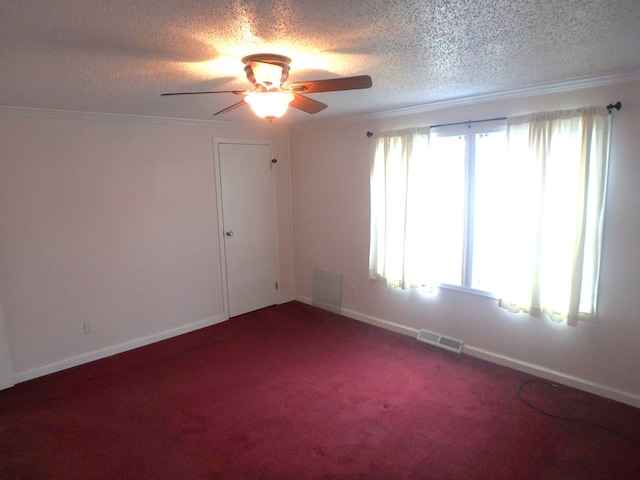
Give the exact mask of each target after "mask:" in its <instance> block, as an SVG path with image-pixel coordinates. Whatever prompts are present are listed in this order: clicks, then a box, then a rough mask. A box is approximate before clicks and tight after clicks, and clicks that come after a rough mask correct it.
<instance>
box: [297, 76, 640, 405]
mask: <svg viewBox="0 0 640 480" xmlns="http://www.w3.org/2000/svg"><path fill="white" fill-rule="evenodd" d="M638 98H640V83H638V82H635V83H633V82H632V83H627V84H619V85H613V86H599V87H594V88H589V89H582V90H576V91H573V92H561V93H554V94H545V95H538V96H531V97H529V98H519V99H509V100H500V101H492V102H486V103H484V104H475V105H468V106H458V107H455V108H448V109H442V110H434V111H428V112H423V113H419V114H411V115H404V116H398V117H393V118H390V117H389V118H384V119H377V120H376V119H372V120H367V121H364V120H361V121H353V122H350V123H344V124H340V125H324V126H323V125H320V124H316V125H311V126H308V127H305V126H302V127H298V128H297V129H295V130H294V131H292V132H291V162H292V167H291V169H292V174H291V175H292V185H293V187H292V196H293V225H294V251H295V262H294V263H295V280H296V293H297V295H298V298H300V299H302V300H305V301H306V300H308V299H309V297H310V296H311V291H312V285H311V278H312V271H313V269H314V268H321V269H324V270H328V271H332V272H337V273H341V274H343V276H344V282H343V285H344V287H343V288H344V291H343V303H342V305H343V312H344V313H346V314H347V315H350V316H353V317H354V318H359V319H361V320H365V321H370V322H372V323H384V322H393V323H395V324H398V326H397V328H396V329H398V330H401V331H405V333H412V332H415V329H419V328H427V329H430V330H434V331H437V332H440V333H443V334H446V335H449V336H452V337H454V338H460V339H462V340H463V341H465V342H466V346H467V349H466V350H465V351H466V352H467V353H471V354H474V355H477V356H481V357H483V358H488V359H491V360H493V361H496V362H499V363H504V364H508V365H511V366H514V367H516V368H519V369H522V370H526V371H530V372H535V373H539V374H541V375H544V376H547V377H549V378H554V379H558V380H562V381H564V382H565V383H568V384H573V385H575V386H579V387H581V388H584V389H587V390H590V391H593V392H595V393H599V394H602V395H606V396H609V397H611V398H615V399H618V400H621V401H624V402H627V403H631V404H634V405H637V406H640V376H639V374H638V365H640V295H638V294H637V292H638V289H640V248H638V238H640V193H639V190H638V185H640V105H638V103H637V102H638ZM617 100H620V101H622V104H623V108H622V110H621V111H620V112H616V113H615V114H614V115H615V117H614V127H613V128H614V130H613V138H612V150H611V171H610V179H609V193H608V209H607V213H606V221H605V238H604V242H605V243H604V254H603V265H602V278H601V288H600V303H599V312H598V313H599V318H598V321H597V323H595V324H586V323H580V325H578V326H577V327H567V326H565V325H557V324H553V323H551V322H550V321H548V320H544V319H534V318H531V317H529V316H527V315H524V314H519V315H514V314H510V313H508V312H506V311H504V310H502V309H500V308H498V307H497V304H496V303H497V302H496V300H494V299H490V298H484V297H479V296H475V295H470V294H466V293H458V292H454V291H447V290H440V291H438V292H437V293H435V294H431V295H426V294H421V293H419V292H417V291H401V290H394V289H390V288H387V287H384V286H383V285H382V284H381V283H379V282H375V281H371V280H369V279H368V270H367V269H368V241H369V165H370V160H371V158H372V153H373V145H374V139H369V138H367V136H366V132H367V131H368V130H372V131H374V132H375V131H382V130H387V129H394V128H403V127H407V126H424V125H431V124H438V123H445V122H451V121H461V120H468V119H480V118H493V117H500V116H510V115H517V114H524V113H530V112H536V111H544V110H559V109H565V108H575V107H579V106H586V105H607V104H609V103H611V102H615V101H617ZM513 235H514V241H517V235H518V232H517V229H515V228H514V231H513ZM352 285H354V286H356V293H357V295H356V296H353V294H352ZM405 327H406V328H405Z"/></svg>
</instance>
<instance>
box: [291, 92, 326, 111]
mask: <svg viewBox="0 0 640 480" xmlns="http://www.w3.org/2000/svg"><path fill="white" fill-rule="evenodd" d="M289 106H290V107H293V108H297V109H298V110H302V111H303V112H307V113H318V112H320V111H322V110H324V109H325V108H327V105H325V104H324V103H322V102H318V101H317V100H313V99H312V98H309V97H305V96H304V95H300V94H297V93H296V94H294V95H293V101H292V102H291V103H290V104H289Z"/></svg>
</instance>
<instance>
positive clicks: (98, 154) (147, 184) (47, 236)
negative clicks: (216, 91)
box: [0, 109, 294, 381]
mask: <svg viewBox="0 0 640 480" xmlns="http://www.w3.org/2000/svg"><path fill="white" fill-rule="evenodd" d="M214 137H220V138H232V137H233V138H266V139H272V140H273V141H274V150H275V154H276V156H277V158H278V159H279V163H278V170H277V172H278V173H277V185H278V210H279V211H278V213H279V225H280V276H281V278H280V285H281V289H280V292H281V296H282V297H283V299H285V300H286V299H289V298H291V297H292V296H293V291H294V290H293V270H292V265H293V263H292V260H293V255H292V252H291V244H292V240H291V216H290V193H289V160H288V137H287V135H286V132H278V131H277V130H276V129H274V128H273V127H271V126H256V127H240V126H238V125H233V124H226V125H225V124H212V125H208V124H195V123H194V124H191V125H187V124H183V125H178V124H170V123H169V122H160V121H158V120H147V119H133V118H129V117H127V118H125V117H113V116H99V115H86V116H83V115H79V114H73V115H71V114H70V115H65V114H59V115H58V114H53V113H50V112H49V113H48V112H35V113H34V112H31V111H27V112H24V111H19V110H10V109H5V110H3V111H1V112H0V144H1V145H2V157H1V158H0V212H1V215H0V304H2V307H3V311H4V323H5V325H6V333H7V340H8V344H9V348H10V351H11V357H12V360H13V376H14V378H15V379H16V380H17V381H22V380H25V379H28V378H33V377H36V376H39V375H42V374H46V373H49V372H52V371H56V370H59V369H62V368H66V367H68V366H72V365H76V364H79V363H83V362H85V361H89V360H92V359H94V358H100V357H102V356H105V355H109V354H112V353H116V352H118V351H122V350H126V349H129V348H133V347H135V346H138V345H143V344H145V343H149V342H151V341H155V340H159V339H162V338H165V337H168V336H172V335H175V334H179V333H182V332H186V331H189V330H192V329H195V328H199V327H202V326H205V325H209V324H212V323H215V322H218V321H222V320H224V319H226V317H225V315H224V311H223V301H222V278H221V269H220V262H221V259H220V253H219V238H218V223H217V211H218V210H217V205H216V192H215V179H214V164H213V138H214ZM85 321H91V322H93V323H94V327H95V331H94V333H92V334H88V335H87V334H85V333H84V330H83V322H85Z"/></svg>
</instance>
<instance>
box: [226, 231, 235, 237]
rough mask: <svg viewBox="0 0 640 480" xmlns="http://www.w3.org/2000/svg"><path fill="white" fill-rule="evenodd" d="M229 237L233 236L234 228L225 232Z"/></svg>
mask: <svg viewBox="0 0 640 480" xmlns="http://www.w3.org/2000/svg"><path fill="white" fill-rule="evenodd" d="M224 233H225V235H226V236H227V237H233V230H227V231H226V232H224Z"/></svg>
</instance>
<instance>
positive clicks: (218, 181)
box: [213, 137, 281, 320]
mask: <svg viewBox="0 0 640 480" xmlns="http://www.w3.org/2000/svg"><path fill="white" fill-rule="evenodd" d="M221 144H234V145H268V146H269V152H270V155H271V157H272V158H273V141H272V140H266V139H264V140H263V139H256V138H216V137H214V138H213V169H214V175H215V189H216V207H217V215H218V219H217V220H218V245H219V254H220V275H221V280H222V303H223V309H224V311H223V313H224V316H225V318H226V319H227V320H228V319H229V318H230V317H229V314H230V312H229V288H228V285H227V261H226V252H225V234H224V222H223V219H224V216H223V209H222V177H221V175H220V150H219V146H220V145H221ZM277 165H278V164H277V163H272V164H271V190H272V193H271V195H272V201H273V209H274V210H273V211H274V213H275V222H274V228H275V239H276V245H275V247H276V251H275V252H274V253H275V256H276V259H275V260H276V281H277V282H278V285H280V246H279V240H278V239H279V231H278V202H277V191H276V189H277V184H276V167H277ZM277 297H278V300H277V301H278V303H280V298H281V296H280V289H278V292H277Z"/></svg>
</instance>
